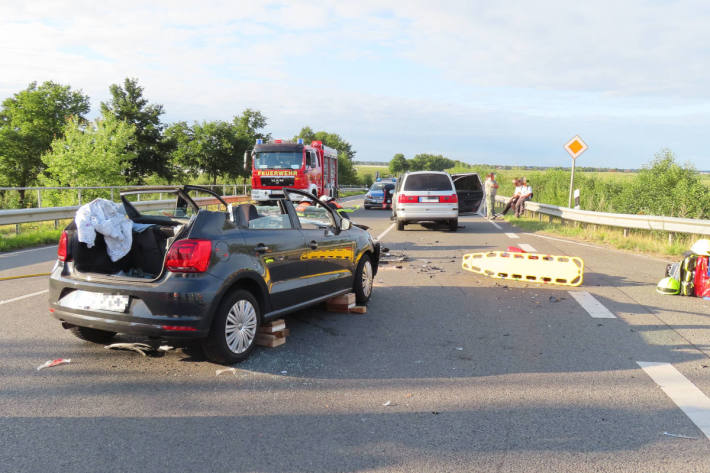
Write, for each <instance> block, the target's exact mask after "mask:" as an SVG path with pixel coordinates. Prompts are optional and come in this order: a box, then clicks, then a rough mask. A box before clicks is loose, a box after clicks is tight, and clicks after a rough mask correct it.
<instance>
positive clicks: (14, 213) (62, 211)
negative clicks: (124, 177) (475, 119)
mask: <svg viewBox="0 0 710 473" xmlns="http://www.w3.org/2000/svg"><path fill="white" fill-rule="evenodd" d="M222 198H223V199H224V200H225V202H227V203H228V204H231V203H236V202H243V201H245V200H248V199H250V197H247V196H242V195H232V196H222ZM194 200H195V202H196V203H198V204H202V205H212V204H217V203H218V202H219V201H218V200H217V199H215V198H213V197H197V198H195V199H194ZM168 202H169V203H172V204H173V205H174V204H175V201H174V200H144V201H142V202H131V204H132V205H133V206H134V207H136V208H138V209H140V210H158V209H164V208H165V204H166V203H168ZM79 207H80V206H79V205H76V206H73V207H45V208H41V209H11V210H0V225H13V224H20V223H31V222H45V221H49V220H65V219H70V218H74V216H75V215H76V211H77V210H78V209H79Z"/></svg>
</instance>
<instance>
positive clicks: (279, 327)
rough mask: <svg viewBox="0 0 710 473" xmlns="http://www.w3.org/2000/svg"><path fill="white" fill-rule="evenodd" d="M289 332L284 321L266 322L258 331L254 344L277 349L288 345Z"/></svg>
mask: <svg viewBox="0 0 710 473" xmlns="http://www.w3.org/2000/svg"><path fill="white" fill-rule="evenodd" d="M288 334H289V330H288V329H287V328H286V321H285V320H284V319H276V320H272V321H270V322H266V323H265V324H263V325H262V326H260V327H259V328H258V329H257V331H256V338H255V339H254V342H255V343H256V344H257V345H259V346H262V347H267V348H275V347H278V346H280V345H283V344H284V343H286V337H287V336H288Z"/></svg>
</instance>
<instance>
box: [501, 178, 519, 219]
mask: <svg viewBox="0 0 710 473" xmlns="http://www.w3.org/2000/svg"><path fill="white" fill-rule="evenodd" d="M513 185H514V186H515V191H514V192H513V196H512V197H511V198H510V199H509V200H508V203H507V204H505V208H504V209H503V215H505V214H507V213H508V210H510V208H511V207H513V206H514V205H515V203H516V202H517V201H518V197H520V179H518V178H517V177H516V178H515V179H513Z"/></svg>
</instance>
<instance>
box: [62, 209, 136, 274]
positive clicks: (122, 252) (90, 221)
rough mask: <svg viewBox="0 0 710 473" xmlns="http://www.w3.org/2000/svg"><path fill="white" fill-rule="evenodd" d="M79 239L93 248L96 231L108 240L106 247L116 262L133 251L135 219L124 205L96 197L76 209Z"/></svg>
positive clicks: (110, 256)
mask: <svg viewBox="0 0 710 473" xmlns="http://www.w3.org/2000/svg"><path fill="white" fill-rule="evenodd" d="M74 221H75V222H76V228H77V232H78V234H79V241H80V242H82V243H86V246H88V247H89V248H92V247H93V246H94V242H95V241H96V232H99V233H101V234H102V235H103V236H104V240H105V241H106V249H107V251H108V256H109V258H111V261H113V262H116V261H118V260H120V259H121V258H123V257H124V256H126V255H127V254H128V252H129V251H131V244H132V243H133V234H132V233H131V230H132V228H133V221H132V220H131V219H129V218H128V217H127V216H126V211H125V210H124V209H123V206H122V205H119V204H117V203H115V202H112V201H110V200H106V199H95V200H92V201H91V202H89V203H88V204H85V205H82V206H81V207H79V210H77V211H76V217H74Z"/></svg>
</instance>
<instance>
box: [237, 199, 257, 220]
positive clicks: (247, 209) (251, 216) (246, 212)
mask: <svg viewBox="0 0 710 473" xmlns="http://www.w3.org/2000/svg"><path fill="white" fill-rule="evenodd" d="M237 211H238V212H239V218H240V220H241V221H242V223H243V224H244V225H249V221H250V220H255V219H257V218H259V212H257V211H256V207H254V206H253V205H252V204H240V205H239V207H237Z"/></svg>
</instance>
